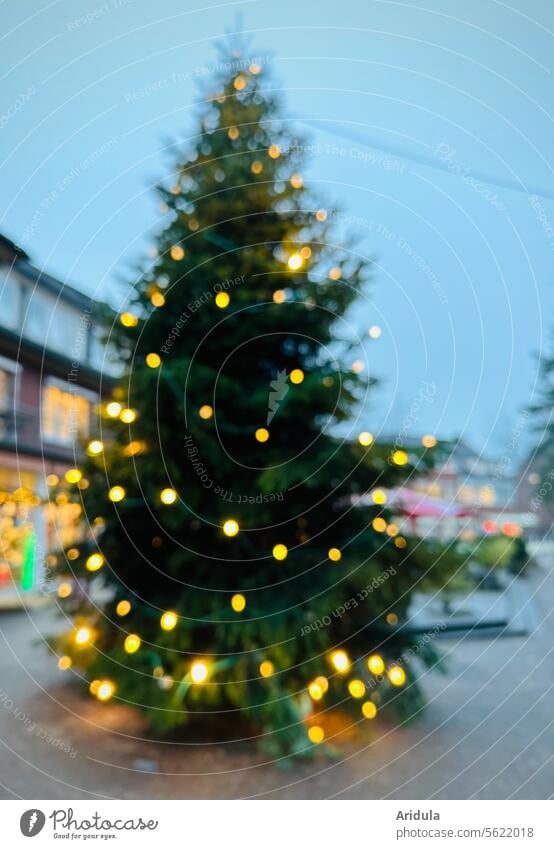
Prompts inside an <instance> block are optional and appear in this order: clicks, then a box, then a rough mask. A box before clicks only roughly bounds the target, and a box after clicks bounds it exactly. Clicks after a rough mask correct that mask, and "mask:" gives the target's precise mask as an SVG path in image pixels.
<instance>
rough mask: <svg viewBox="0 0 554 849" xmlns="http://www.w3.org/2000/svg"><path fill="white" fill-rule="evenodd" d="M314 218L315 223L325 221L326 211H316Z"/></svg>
mask: <svg viewBox="0 0 554 849" xmlns="http://www.w3.org/2000/svg"><path fill="white" fill-rule="evenodd" d="M315 217H316V221H327V211H326V210H325V209H318V210H317V212H316V214H315Z"/></svg>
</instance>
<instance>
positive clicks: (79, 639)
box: [75, 626, 92, 646]
mask: <svg viewBox="0 0 554 849" xmlns="http://www.w3.org/2000/svg"><path fill="white" fill-rule="evenodd" d="M91 638H92V631H91V630H90V628H87V627H85V626H83V627H82V628H78V629H77V631H76V632H75V642H76V643H77V645H78V646H84V645H86V644H87V643H89V642H90V640H91Z"/></svg>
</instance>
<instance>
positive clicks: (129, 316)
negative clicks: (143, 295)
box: [119, 312, 138, 327]
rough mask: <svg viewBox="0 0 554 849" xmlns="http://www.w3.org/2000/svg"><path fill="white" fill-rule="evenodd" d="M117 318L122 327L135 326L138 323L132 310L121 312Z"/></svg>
mask: <svg viewBox="0 0 554 849" xmlns="http://www.w3.org/2000/svg"><path fill="white" fill-rule="evenodd" d="M119 320H120V322H121V324H122V325H123V327H136V326H137V324H138V318H137V317H136V315H133V313H132V312H122V313H121V315H120V316H119Z"/></svg>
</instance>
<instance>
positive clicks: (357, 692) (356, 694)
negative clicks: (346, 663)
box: [348, 678, 365, 699]
mask: <svg viewBox="0 0 554 849" xmlns="http://www.w3.org/2000/svg"><path fill="white" fill-rule="evenodd" d="M348 692H349V693H350V695H351V696H352V698H354V699H361V698H362V697H363V696H364V695H365V684H364V682H363V681H360V679H359V678H353V679H352V681H349V682H348Z"/></svg>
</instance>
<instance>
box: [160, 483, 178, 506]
mask: <svg viewBox="0 0 554 849" xmlns="http://www.w3.org/2000/svg"><path fill="white" fill-rule="evenodd" d="M160 501H161V502H162V504H175V502H176V501H177V493H176V492H175V490H174V489H171V488H170V487H167V489H162V491H161V492H160Z"/></svg>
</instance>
